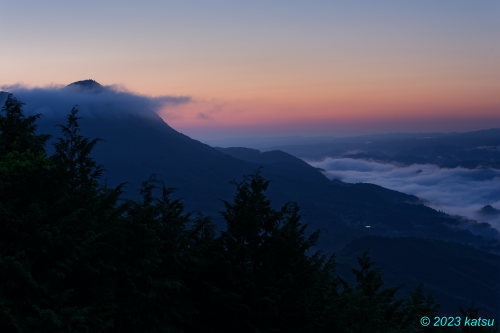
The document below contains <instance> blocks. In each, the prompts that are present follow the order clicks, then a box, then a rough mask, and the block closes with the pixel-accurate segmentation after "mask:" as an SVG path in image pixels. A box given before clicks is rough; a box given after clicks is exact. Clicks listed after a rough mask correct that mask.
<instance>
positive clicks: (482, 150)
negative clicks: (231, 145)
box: [271, 128, 500, 168]
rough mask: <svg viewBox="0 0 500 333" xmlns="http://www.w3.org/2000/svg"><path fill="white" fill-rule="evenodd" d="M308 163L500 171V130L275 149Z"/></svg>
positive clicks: (378, 137)
mask: <svg viewBox="0 0 500 333" xmlns="http://www.w3.org/2000/svg"><path fill="white" fill-rule="evenodd" d="M271 149H280V150H283V151H286V152H289V153H291V154H294V155H296V156H300V157H303V158H307V159H323V158H325V157H346V158H359V159H371V160H375V161H380V162H393V163H394V162H395V163H400V164H405V165H409V164H416V163H418V164H435V165H438V166H440V167H446V168H454V167H464V168H479V167H481V168H500V129H497V128H496V129H488V130H481V131H474V132H466V133H423V134H384V135H371V136H360V137H349V138H330V139H324V140H322V141H319V142H314V143H310V144H295V145H282V146H278V147H272V148H271Z"/></svg>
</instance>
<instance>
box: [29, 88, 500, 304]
mask: <svg viewBox="0 0 500 333" xmlns="http://www.w3.org/2000/svg"><path fill="white" fill-rule="evenodd" d="M70 87H76V88H78V89H76V90H75V89H71V94H73V95H71V96H77V95H75V91H76V93H77V94H82V96H84V97H85V100H86V101H88V100H90V101H91V102H88V105H87V106H84V107H82V109H81V113H80V116H81V117H82V119H81V121H80V125H81V132H82V134H83V135H85V136H88V137H92V138H100V139H101V142H100V143H99V144H98V145H97V146H96V148H95V152H94V157H95V158H96V160H97V161H98V162H99V163H101V164H103V165H104V167H105V179H104V181H105V182H106V183H107V184H108V185H111V186H115V185H118V184H120V183H123V182H127V184H126V186H125V191H126V195H127V196H129V197H133V196H135V195H137V193H138V189H139V188H140V185H141V182H142V181H144V180H146V179H147V178H148V177H149V176H150V175H151V174H155V175H156V177H157V179H159V180H161V181H163V182H164V183H165V184H166V185H167V186H168V187H173V188H175V189H176V190H175V192H174V195H175V196H176V197H180V198H181V199H182V200H183V202H184V203H185V206H186V208H187V209H188V210H190V211H199V212H202V213H203V214H206V215H209V216H211V217H212V218H213V220H214V221H215V222H216V223H219V227H222V225H221V224H220V222H221V219H220V214H219V213H218V212H219V211H221V210H222V209H223V207H224V205H223V201H222V200H230V199H231V198H232V197H233V194H234V191H235V188H234V185H233V184H231V181H238V180H241V179H242V177H244V176H245V175H248V174H250V173H253V172H255V171H256V170H261V171H260V172H261V173H262V175H263V176H264V177H265V178H267V179H269V180H270V181H271V184H270V186H269V190H268V196H269V198H270V199H271V201H272V203H273V204H274V205H275V206H276V207H279V206H282V205H283V204H284V203H285V202H288V201H296V202H297V203H298V204H299V206H300V208H301V214H302V216H303V221H304V222H306V223H309V230H310V231H314V230H317V229H320V230H321V236H320V240H319V244H318V246H319V247H320V248H321V249H323V250H326V251H332V250H333V251H339V250H341V249H342V248H344V247H345V246H346V245H347V244H349V243H351V242H352V241H356V240H359V242H361V245H359V247H362V244H363V241H362V240H360V239H364V238H362V237H365V236H379V237H391V238H401V237H413V238H419V239H433V240H439V241H446V242H449V243H450V244H451V243H461V244H463V246H464V247H465V248H467V249H474V251H475V252H473V253H474V255H477V256H481V255H487V254H488V253H496V252H499V251H500V245H499V244H500V243H499V240H500V235H499V234H498V232H497V231H496V230H495V229H493V228H491V227H490V226H489V225H488V224H485V223H483V224H480V223H476V222H474V221H470V220H465V219H461V218H457V217H452V216H449V215H446V214H444V213H441V212H438V211H436V210H433V209H431V208H429V207H427V206H425V205H423V203H422V202H421V201H420V200H419V199H418V198H417V197H415V196H411V195H407V194H403V193H400V192H396V191H392V190H388V189H385V188H383V187H380V186H377V185H372V184H347V183H343V182H340V181H330V180H329V179H328V178H326V177H325V176H324V175H323V174H322V173H321V171H320V170H318V169H316V168H313V167H311V166H310V165H308V164H307V163H305V162H304V161H302V160H300V159H298V158H296V157H294V156H292V155H290V154H288V153H286V152H283V151H270V152H260V151H258V150H254V149H247V148H213V147H210V146H208V145H206V144H204V143H202V142H199V141H196V140H193V139H191V138H189V137H188V136H186V135H184V134H182V133H179V132H178V131H176V130H174V129H173V128H172V127H170V126H169V125H168V124H167V123H165V122H164V121H163V120H162V119H161V118H160V117H159V116H158V115H156V114H152V113H151V112H147V110H144V112H143V110H135V111H134V112H121V110H120V109H116V105H115V104H112V103H110V104H109V105H108V104H106V105H105V107H104V108H100V109H99V112H93V110H92V109H93V108H96V104H95V103H97V102H95V101H98V102H99V103H103V102H102V101H103V97H102V95H103V94H106V91H108V90H107V89H108V88H107V87H103V86H101V85H99V84H98V83H97V82H95V81H91V82H90V81H88V80H86V81H78V82H75V83H73V84H71V85H69V86H68V89H69V88H70ZM80 87H81V89H80ZM101 87H102V88H101ZM95 89H97V90H98V91H99V92H101V93H99V94H94V92H95ZM94 95H96V96H98V98H99V99H96V100H94V99H92V98H93V96H94ZM115 95H116V94H114V93H113V98H118V97H119V96H118V97H116V96H115ZM96 98H97V97H96ZM25 102H26V103H27V106H30V105H31V107H32V112H36V111H37V110H41V111H44V110H47V108H46V107H44V106H43V105H42V106H38V107H36V106H33V103H31V104H30V101H29V100H26V101H25ZM75 103H76V101H75ZM120 105H122V104H120ZM66 112H69V110H67V111H66ZM64 116H65V113H61V112H45V113H44V112H42V117H41V118H40V120H39V122H38V124H39V127H38V129H39V132H40V133H49V134H52V135H53V136H54V137H57V136H58V135H59V132H60V131H59V128H58V124H61V123H64ZM359 242H358V244H360V243H359ZM422 244H423V245H422V246H425V244H426V243H422ZM390 249H391V245H390V244H389V243H388V245H387V248H386V250H388V252H386V255H387V256H386V257H384V258H385V260H390V258H391V257H390V255H391V254H390V253H391V250H390ZM436 251H441V250H439V249H437V250H436ZM436 254H438V253H436ZM443 255H444V256H445V254H443ZM456 255H457V256H460V255H462V254H461V253H457V254H456ZM464 255H465V252H464ZM478 260H479V259H478ZM488 267H489V266H488ZM490 268H491V267H490ZM461 270H462V268H459V273H460V272H461ZM455 273H456V272H453V274H452V273H451V272H445V273H443V274H444V275H443V276H442V279H443V281H445V280H447V279H459V280H460V277H457V276H455ZM460 274H461V273H460ZM443 283H445V282H443ZM479 287H480V286H478V288H479ZM471 288H472V290H474V289H475V287H474V286H472V287H471ZM495 293H496V295H500V288H496V289H495ZM458 296H460V295H458Z"/></svg>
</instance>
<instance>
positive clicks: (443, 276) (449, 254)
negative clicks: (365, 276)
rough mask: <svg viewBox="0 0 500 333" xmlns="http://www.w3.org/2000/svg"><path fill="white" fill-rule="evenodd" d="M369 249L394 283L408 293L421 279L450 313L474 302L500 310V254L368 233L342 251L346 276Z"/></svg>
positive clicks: (489, 310) (485, 311) (340, 258)
mask: <svg viewBox="0 0 500 333" xmlns="http://www.w3.org/2000/svg"><path fill="white" fill-rule="evenodd" d="M366 249H369V250H370V256H371V258H372V259H373V260H374V261H375V262H376V263H377V265H378V266H379V267H380V268H381V269H382V271H383V277H384V280H385V281H386V282H387V283H388V284H389V285H402V290H403V291H410V290H411V289H412V288H415V287H416V286H417V285H418V283H420V282H421V283H423V285H424V286H425V287H426V289H427V290H428V291H429V292H430V293H431V294H432V295H434V296H435V297H436V300H437V301H438V302H439V303H440V304H441V311H443V312H445V313H452V312H455V311H456V309H457V308H458V307H459V306H460V305H462V306H468V305H470V302H471V301H473V302H474V303H475V305H476V306H478V307H479V308H481V309H482V313H483V314H484V315H486V314H489V315H490V316H494V315H495V313H496V314H498V313H499V310H500V297H499V292H498V290H499V289H500V270H499V269H498V267H500V256H498V255H494V254H486V253H484V252H482V251H478V250H476V249H473V248H471V247H468V246H464V245H461V244H457V243H451V242H443V241H438V240H428V239H419V238H408V237H405V238H389V237H374V236H368V237H363V238H359V239H357V240H354V241H353V242H352V243H350V244H349V245H347V246H346V247H345V248H344V249H342V251H340V252H339V253H338V255H337V260H338V261H339V268H338V269H339V270H340V271H341V273H342V276H349V274H352V273H351V270H350V267H352V266H353V264H355V262H356V258H357V257H359V256H360V255H361V254H362V253H363V251H365V250H366ZM351 279H354V277H351ZM402 281H404V282H402Z"/></svg>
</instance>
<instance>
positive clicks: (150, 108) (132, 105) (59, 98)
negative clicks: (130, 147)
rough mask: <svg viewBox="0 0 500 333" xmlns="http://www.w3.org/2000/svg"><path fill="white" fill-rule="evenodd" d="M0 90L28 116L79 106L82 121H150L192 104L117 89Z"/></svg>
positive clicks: (184, 98) (56, 113)
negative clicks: (127, 118) (118, 118)
mask: <svg viewBox="0 0 500 333" xmlns="http://www.w3.org/2000/svg"><path fill="white" fill-rule="evenodd" d="M0 90H4V91H8V92H9V93H12V94H13V95H14V96H15V97H16V98H17V99H18V100H20V101H22V102H24V103H25V107H24V110H25V112H26V113H27V114H32V113H40V114H42V115H44V116H59V115H66V114H68V113H69V110H71V108H72V107H73V106H75V105H78V107H79V109H80V115H81V116H84V117H99V116H102V115H106V116H110V115H112V116H121V115H140V116H145V117H148V116H150V117H152V116H156V114H157V113H158V112H159V111H160V109H164V108H168V107H171V106H174V105H180V104H185V103H188V102H190V101H191V98H190V97H188V96H159V97H149V96H144V95H140V94H135V93H132V92H129V91H126V90H125V89H123V88H121V87H118V86H101V87H100V88H98V89H78V88H75V87H66V86H48V87H41V88H40V87H37V88H29V87H25V86H22V85H14V86H4V87H0ZM0 97H1V96H0ZM4 97H5V94H4ZM2 105H3V103H2Z"/></svg>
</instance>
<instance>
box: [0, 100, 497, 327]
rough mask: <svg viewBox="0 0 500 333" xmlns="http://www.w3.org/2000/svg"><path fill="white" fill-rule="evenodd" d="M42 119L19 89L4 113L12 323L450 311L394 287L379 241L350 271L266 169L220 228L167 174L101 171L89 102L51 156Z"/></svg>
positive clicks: (1, 223) (218, 323) (155, 323)
mask: <svg viewBox="0 0 500 333" xmlns="http://www.w3.org/2000/svg"><path fill="white" fill-rule="evenodd" d="M36 120H37V116H29V117H27V116H25V115H23V113H22V104H21V103H20V102H18V101H17V100H15V99H14V98H13V97H12V96H10V97H9V98H8V100H7V102H6V103H5V106H4V107H3V109H2V113H1V115H0V332H420V331H423V330H424V329H423V328H422V327H421V326H420V323H419V319H420V317H421V316H422V315H427V316H429V317H431V318H432V316H433V314H435V313H437V312H438V306H437V305H436V304H435V303H434V302H433V301H432V299H430V298H429V297H427V296H426V295H425V294H424V293H423V291H422V289H421V288H418V289H417V290H415V291H414V292H413V293H410V294H409V295H405V296H400V295H397V288H387V287H385V286H384V284H383V281H382V278H381V274H380V272H379V271H378V270H377V269H376V268H375V267H374V266H373V263H372V262H371V260H370V258H369V257H368V255H366V254H365V255H363V256H362V257H360V258H359V267H357V268H355V269H353V272H354V275H355V277H356V281H355V282H354V283H348V282H346V281H345V280H344V279H342V277H340V276H339V275H338V274H337V273H336V270H335V261H334V258H333V257H330V256H326V255H323V254H321V253H319V252H314V250H313V249H314V244H315V240H316V238H317V233H314V232H312V233H311V232H310V231H306V225H305V224H303V223H302V222H301V219H300V215H299V212H298V207H297V206H296V205H294V204H287V205H285V206H284V207H282V208H281V209H280V210H276V209H273V208H272V206H271V203H270V201H269V200H268V199H267V197H266V195H265V191H266V189H267V187H268V185H269V182H268V181H266V180H265V179H264V178H262V177H261V176H260V174H259V173H258V172H257V173H255V174H253V175H251V176H248V177H247V178H245V179H243V180H242V181H240V182H237V183H235V187H236V192H235V195H234V198H233V199H232V200H231V201H228V202H225V210H224V211H223V212H221V214H222V216H223V218H224V220H225V222H226V228H225V230H224V231H222V232H216V231H215V228H214V226H213V224H211V222H210V220H209V219H208V218H206V217H204V216H201V215H195V214H189V213H187V212H185V211H184V209H183V205H182V203H181V202H179V201H178V200H175V199H172V196H171V192H172V190H171V189H169V188H166V187H165V186H164V185H163V184H162V183H161V182H160V181H157V180H155V179H154V178H152V179H150V180H148V181H146V182H144V185H143V188H142V191H141V196H142V199H141V200H136V201H134V200H128V199H124V198H123V196H122V187H121V186H119V187H117V188H108V187H106V186H105V185H103V184H101V182H100V177H101V175H102V168H101V167H100V166H99V165H98V164H97V163H96V162H95V161H94V160H93V159H92V158H91V152H92V149H93V147H94V146H95V145H96V144H97V142H98V141H97V140H95V139H94V140H92V139H88V138H85V137H83V136H81V135H80V133H79V127H78V116H77V110H76V109H73V110H72V111H71V113H70V114H69V115H68V118H67V123H66V124H65V125H62V126H61V137H60V138H59V139H58V140H57V141H56V143H55V152H54V153H53V154H52V155H50V156H49V155H48V154H47V152H46V149H45V148H46V147H45V144H46V141H47V140H48V136H44V135H38V134H36V124H35V123H36ZM402 282H404V281H402ZM471 311H472V310H471ZM463 315H464V316H465V313H464V314H463ZM468 315H469V316H473V315H474V313H472V312H470V313H468ZM454 330H457V328H453V327H450V328H444V329H443V331H446V332H452V331H454ZM458 330H459V329H458ZM489 330H491V328H489ZM489 330H488V329H485V330H483V332H484V331H489ZM464 331H466V330H465V329H464ZM473 332H482V330H481V328H479V329H478V328H475V329H474V330H473Z"/></svg>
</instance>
